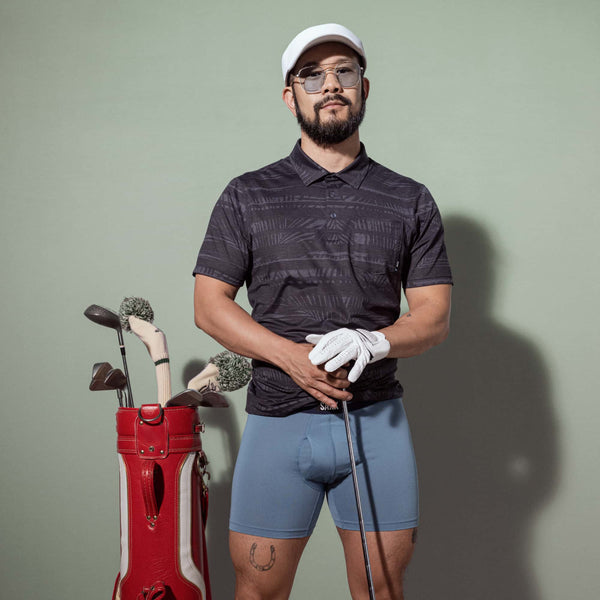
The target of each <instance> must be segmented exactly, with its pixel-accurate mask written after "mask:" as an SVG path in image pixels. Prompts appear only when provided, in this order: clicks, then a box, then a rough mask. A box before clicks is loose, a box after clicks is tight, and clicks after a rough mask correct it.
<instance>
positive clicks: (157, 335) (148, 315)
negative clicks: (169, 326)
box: [119, 296, 171, 406]
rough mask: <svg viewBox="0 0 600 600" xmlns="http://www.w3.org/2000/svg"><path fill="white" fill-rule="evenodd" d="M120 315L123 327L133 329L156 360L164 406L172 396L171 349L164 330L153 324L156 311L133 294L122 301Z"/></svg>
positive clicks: (159, 394)
mask: <svg viewBox="0 0 600 600" xmlns="http://www.w3.org/2000/svg"><path fill="white" fill-rule="evenodd" d="M119 315H120V320H121V324H122V326H123V328H124V329H125V330H126V331H132V332H133V333H135V335H137V337H139V338H140V340H142V342H143V343H144V346H146V349H147V350H148V353H149V354H150V358H152V361H153V362H154V365H155V367H156V385H157V387H158V403H159V404H160V405H161V406H164V405H165V404H166V403H167V401H168V400H169V398H170V397H171V370H170V368H169V349H168V348H167V338H166V336H165V334H164V332H163V331H161V330H160V329H159V328H158V327H156V325H153V324H152V320H153V319H154V311H153V310H152V307H151V306H150V303H149V302H148V301H147V300H144V298H138V297H135V296H132V297H129V298H125V299H124V300H123V302H121V306H120V307H119Z"/></svg>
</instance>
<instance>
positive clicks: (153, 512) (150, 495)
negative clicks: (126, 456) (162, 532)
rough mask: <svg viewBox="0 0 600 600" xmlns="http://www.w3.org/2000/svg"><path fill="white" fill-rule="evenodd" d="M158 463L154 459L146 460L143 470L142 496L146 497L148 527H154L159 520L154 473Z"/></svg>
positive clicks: (141, 478)
mask: <svg viewBox="0 0 600 600" xmlns="http://www.w3.org/2000/svg"><path fill="white" fill-rule="evenodd" d="M156 467H157V465H156V463H155V462H154V461H148V462H145V463H144V464H143V465H142V472H141V477H140V480H141V484H142V496H143V498H144V506H145V510H146V520H147V521H148V527H150V528H154V527H155V526H156V522H157V520H158V503H157V501H156V488H155V484H154V482H155V478H154V473H155V470H156Z"/></svg>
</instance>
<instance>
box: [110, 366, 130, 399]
mask: <svg viewBox="0 0 600 600" xmlns="http://www.w3.org/2000/svg"><path fill="white" fill-rule="evenodd" d="M104 383H105V384H106V385H107V386H109V387H110V388H112V389H114V390H117V397H118V398H119V406H123V392H124V390H125V387H126V386H127V377H125V375H124V373H123V371H121V369H112V370H111V371H109V372H108V375H107V376H106V378H105V379H104Z"/></svg>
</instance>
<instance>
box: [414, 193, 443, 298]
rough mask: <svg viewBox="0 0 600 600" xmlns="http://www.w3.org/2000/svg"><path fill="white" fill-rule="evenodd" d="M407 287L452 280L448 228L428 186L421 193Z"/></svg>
mask: <svg viewBox="0 0 600 600" xmlns="http://www.w3.org/2000/svg"><path fill="white" fill-rule="evenodd" d="M408 251H409V260H408V268H407V270H406V272H405V276H404V277H403V280H404V287H405V288H411V287H421V286H425V285H438V284H443V283H450V284H451V283H452V272H451V270H450V263H449V261H448V255H447V254H446V245H445V243H444V227H443V225H442V218H441V216H440V212H439V210H438V207H437V205H436V203H435V201H434V199H433V197H432V196H431V194H430V193H429V190H428V189H427V188H426V187H423V188H422V190H421V194H420V196H419V201H418V204H417V210H416V217H415V230H414V232H413V237H412V240H411V244H410V248H409V249H408Z"/></svg>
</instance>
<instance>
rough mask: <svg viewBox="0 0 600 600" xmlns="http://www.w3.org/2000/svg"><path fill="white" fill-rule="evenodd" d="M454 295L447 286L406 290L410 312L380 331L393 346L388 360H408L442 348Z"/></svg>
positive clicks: (448, 325)
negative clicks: (437, 347) (440, 346)
mask: <svg viewBox="0 0 600 600" xmlns="http://www.w3.org/2000/svg"><path fill="white" fill-rule="evenodd" d="M451 294H452V286H451V285H448V284H444V285H428V286H423V287H413V288H408V289H406V290H405V295H406V300H407V302H408V311H407V312H405V313H404V314H403V315H402V316H401V317H400V318H399V319H398V320H397V321H396V322H395V323H394V324H393V325H390V326H389V327H385V328H384V329H380V330H379V331H380V332H381V333H383V334H384V335H385V337H386V339H387V340H388V342H389V343H390V352H389V354H388V356H390V357H392V358H408V357H410V356H416V355H417V354H422V353H423V352H425V351H426V350H429V348H432V347H433V346H437V344H441V343H442V342H443V341H444V340H445V339H446V338H447V337H448V331H449V329H450V298H451Z"/></svg>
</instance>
